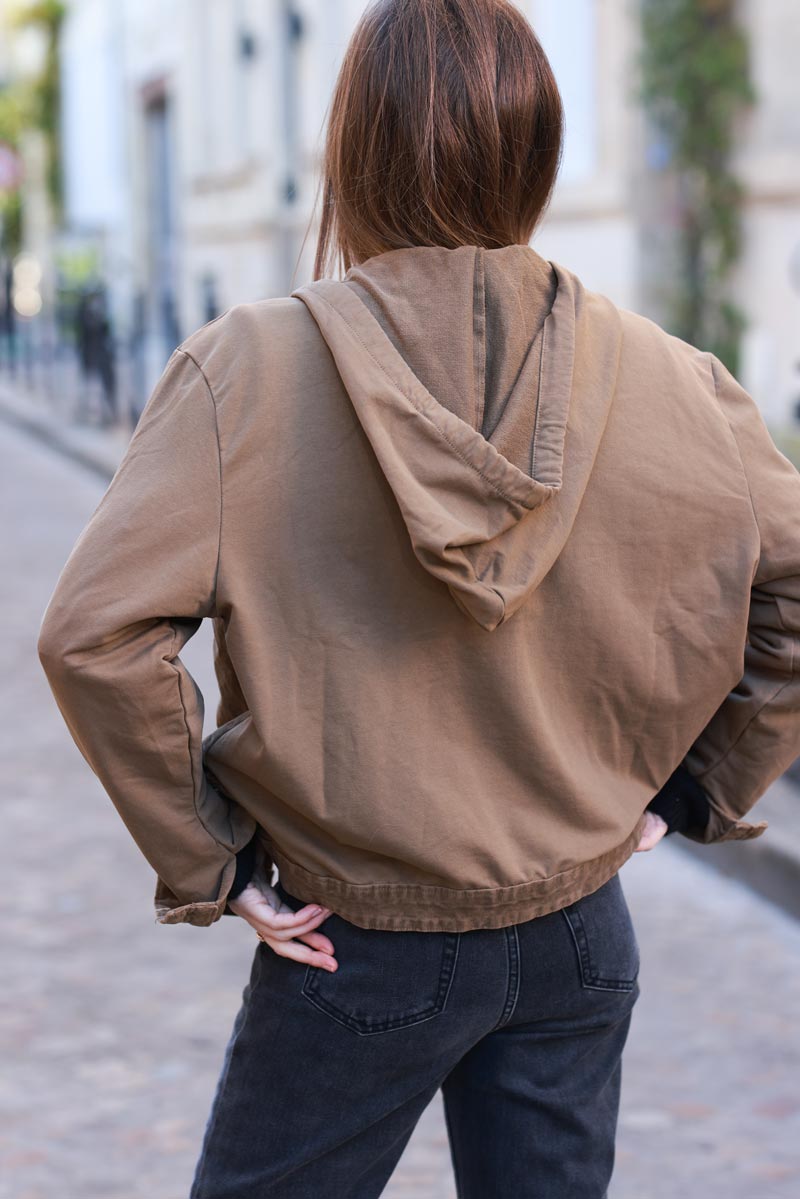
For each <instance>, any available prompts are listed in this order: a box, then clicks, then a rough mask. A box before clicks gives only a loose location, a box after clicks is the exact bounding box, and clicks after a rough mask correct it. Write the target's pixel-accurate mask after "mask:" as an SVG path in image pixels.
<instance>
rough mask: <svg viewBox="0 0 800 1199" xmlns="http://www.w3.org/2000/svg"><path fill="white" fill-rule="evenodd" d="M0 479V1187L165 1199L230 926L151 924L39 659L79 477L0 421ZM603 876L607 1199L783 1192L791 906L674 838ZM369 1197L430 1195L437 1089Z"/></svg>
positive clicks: (788, 1122) (248, 944)
mask: <svg viewBox="0 0 800 1199" xmlns="http://www.w3.org/2000/svg"><path fill="white" fill-rule="evenodd" d="M0 489H1V491H2V495H1V497H0V498H1V502H2V512H3V516H4V520H3V526H4V540H5V539H6V533H8V534H10V539H9V544H8V545H7V546H6V547H5V548H6V553H5V555H4V563H5V570H4V572H3V576H2V582H0V587H2V598H3V611H4V613H5V619H4V624H3V636H2V638H1V639H0V667H1V668H2V678H3V687H2V692H1V693H0V716H1V717H2V719H0V754H2V760H3V762H4V763H5V768H4V770H3V777H2V788H3V794H2V818H3V836H2V838H0V847H1V848H0V855H2V860H1V861H0V867H1V868H2V872H3V878H4V880H5V887H4V911H3V922H2V929H3V932H2V937H3V944H2V949H1V955H2V956H1V958H0V960H2V963H3V989H2V996H3V998H2V1007H1V1008H0V1017H1V1021H2V1023H1V1030H2V1031H1V1034H0V1035H2V1040H3V1046H2V1052H3V1062H4V1064H3V1067H2V1070H1V1071H0V1179H1V1180H2V1181H0V1197H1V1199H94V1197H96V1199H145V1197H147V1199H186V1194H187V1191H188V1185H189V1180H190V1177H191V1173H192V1169H193V1166H194V1161H195V1159H196V1155H197V1151H198V1148H199V1143H200V1139H201V1136H202V1131H203V1126H204V1122H205V1118H206V1114H207V1109H208V1105H209V1103H210V1099H211V1094H212V1090H213V1086H214V1083H215V1080H216V1077H217V1073H218V1069H219V1066H220V1062H221V1056H222V1052H223V1048H224V1045H225V1042H226V1041H227V1038H228V1035H229V1032H230V1026H231V1023H232V1021H233V1017H234V1015H235V1012H236V1009H237V1007H238V1004H239V1001H240V997H241V991H242V988H243V986H244V983H245V981H246V977H247V972H248V969H249V963H250V958H251V955H252V951H253V940H252V934H251V933H250V931H249V930H248V929H247V927H246V926H245V925H244V923H243V922H241V921H238V920H234V919H232V918H228V917H226V918H225V919H223V920H222V921H218V922H217V924H216V925H214V926H212V928H210V929H195V928H190V927H187V926H181V927H166V926H158V925H156V924H155V923H154V921H153V915H152V903H151V898H152V888H153V879H152V875H151V871H150V868H149V866H148V865H147V863H146V862H144V860H143V859H142V858H141V857H140V855H139V853H138V850H137V849H136V847H135V846H134V845H133V843H132V842H131V840H130V838H129V837H128V834H127V833H126V831H125V829H124V827H123V826H122V824H121V822H120V820H119V818H118V817H117V815H116V813H115V811H114V809H113V807H112V805H111V803H110V801H109V800H108V799H107V797H106V796H105V794H104V792H103V791H102V789H101V788H100V787H99V785H98V784H97V782H96V780H95V779H94V776H93V775H91V773H90V772H89V770H88V767H87V766H86V765H85V763H84V762H83V759H82V758H81V757H80V754H79V753H78V751H77V749H76V748H75V746H74V745H73V743H72V741H71V740H70V739H69V736H68V734H67V732H66V729H65V727H64V725H63V722H62V720H61V717H60V715H59V713H58V711H57V710H56V708H55V706H54V703H53V700H52V696H51V695H50V692H49V689H48V687H47V682H46V679H45V678H44V675H43V674H42V672H41V669H40V667H39V663H38V659H37V658H36V655H35V642H36V636H37V632H38V627H39V620H40V617H41V614H42V612H43V611H44V607H45V604H46V602H47V599H48V598H49V595H50V592H51V590H52V587H53V585H54V583H55V579H56V576H57V574H58V571H59V569H60V567H61V565H62V564H63V562H64V560H65V558H66V556H67V553H68V552H69V549H70V548H71V546H72V544H73V542H74V540H75V538H76V537H77V535H78V533H79V532H80V530H81V528H82V527H83V525H84V523H85V521H86V520H87V519H88V517H89V515H90V513H91V511H92V510H93V508H94V506H95V504H96V503H97V501H98V500H99V498H100V495H101V494H102V486H101V485H100V484H98V482H97V481H96V479H94V478H93V477H91V476H90V475H88V474H86V473H85V472H83V471H82V469H81V468H80V467H77V466H76V465H75V464H73V463H70V462H68V461H65V460H62V459H61V458H58V457H57V456H55V455H54V454H53V452H52V451H51V450H49V449H46V448H44V447H41V446H39V445H37V444H36V443H34V442H32V441H30V440H29V439H28V438H27V437H26V436H25V435H24V434H21V433H18V432H16V431H13V430H10V429H7V428H4V427H3V426H2V425H0ZM8 514H10V515H11V519H10V521H9V520H8ZM209 645H210V643H209V640H208V638H207V637H205V636H204V632H203V631H201V633H200V634H198V636H197V637H195V638H194V639H193V641H192V642H190V644H189V646H188V647H187V650H186V652H185V654H184V658H185V661H186V662H187V665H188V666H189V668H190V670H192V672H193V673H194V674H195V676H196V677H197V679H198V681H199V683H200V685H201V688H202V689H203V692H204V694H205V696H206V711H207V716H208V718H209V719H210V718H212V717H213V708H214V702H215V701H214V690H213V685H212V677H213V676H212V672H211V667H210V648H209ZM707 852H709V853H711V852H713V849H711V848H709V849H708V851H707ZM622 880H623V885H624V888H625V890H626V893H627V895H628V899H629V902H630V905H631V908H632V911H633V914H634V920H635V923H636V927H637V933H638V937H639V941H640V945H641V950H642V969H641V977H640V981H641V987H642V994H641V998H640V1000H639V1003H638V1004H637V1006H636V1008H635V1010H634V1020H633V1025H632V1030H631V1035H630V1039H629V1043H628V1050H627V1053H626V1059H625V1066H624V1071H623V1104H622V1111H621V1116H620V1129H619V1139H618V1150H617V1168H616V1173H615V1178H614V1182H613V1185H612V1189H611V1193H610V1199H675V1197H676V1196H685V1197H687V1199H790V1197H795V1196H797V1195H798V1194H799V1193H800V1043H799V1040H798V1019H799V1018H800V927H798V925H796V924H795V923H794V922H792V920H791V919H790V918H789V917H787V916H785V915H784V914H782V913H781V912H779V911H778V910H777V909H775V908H772V907H771V906H770V905H769V904H767V903H766V902H765V901H763V900H759V899H757V898H755V897H753V896H752V895H751V894H750V893H749V892H748V891H747V890H746V889H745V888H744V887H742V886H741V885H739V884H738V883H736V882H734V881H732V880H730V879H727V878H725V877H723V876H721V875H719V874H718V873H717V872H715V871H712V870H709V869H708V868H707V867H706V866H704V865H703V864H702V862H698V861H697V860H696V859H695V858H690V857H689V856H688V855H686V854H684V853H682V852H681V850H680V849H679V848H678V847H677V846H675V845H674V844H670V843H662V844H661V845H660V846H658V847H657V849H656V850H655V851H653V852H652V853H649V854H637V855H635V856H634V857H633V858H631V859H630V861H629V862H628V863H626V865H625V866H624V867H623V869H622ZM385 1194H386V1197H387V1199H411V1196H413V1197H414V1199H453V1196H454V1190H453V1186H452V1181H451V1171H450V1164H449V1159H448V1153H447V1143H446V1138H445V1132H444V1125H443V1121H442V1114H441V1106H440V1103H439V1101H438V1099H437V1100H436V1101H435V1102H434V1103H433V1104H432V1105H431V1106H430V1108H429V1109H428V1111H427V1112H426V1113H425V1115H424V1117H423V1119H422V1121H421V1122H420V1124H419V1125H418V1127H417V1129H416V1131H415V1133H414V1136H413V1138H412V1141H411V1143H410V1145H409V1147H408V1149H407V1151H406V1153H405V1155H404V1157H403V1160H402V1161H401V1163H400V1166H399V1167H398V1169H397V1171H396V1173H395V1176H394V1178H393V1180H392V1182H391V1184H390V1186H389V1188H388V1189H387V1191H386V1192H385ZM534 1196H535V1199H545V1197H544V1196H541V1197H540V1196H538V1195H536V1193H535V1192H534V1191H532V1192H531V1199H534ZM320 1199H325V1197H323V1196H321V1197H320ZM509 1199H518V1197H517V1196H513V1197H511V1196H509ZM519 1199H522V1197H519Z"/></svg>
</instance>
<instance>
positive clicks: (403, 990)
mask: <svg viewBox="0 0 800 1199" xmlns="http://www.w3.org/2000/svg"><path fill="white" fill-rule="evenodd" d="M279 893H280V894H281V895H282V897H283V898H284V899H285V901H286V902H287V903H289V904H290V906H291V907H293V908H295V909H297V908H298V907H302V906H303V904H302V902H301V901H300V900H297V899H295V898H294V897H293V896H290V895H288V894H287V893H286V892H285V890H284V889H283V888H281V887H279ZM320 931H323V932H324V933H325V935H326V936H329V937H330V939H331V941H332V942H333V947H334V953H335V957H336V961H337V962H338V963H339V965H338V969H337V970H335V971H333V972H332V973H331V972H329V971H328V970H325V969H324V968H323V967H321V966H312V965H310V964H309V965H307V966H306V971H305V975H304V978H303V983H302V987H301V992H302V995H303V997H304V998H305V999H307V1000H308V1001H309V1003H312V1004H314V1006H315V1007H317V1008H319V1009H320V1011H323V1012H325V1013H326V1015H328V1016H330V1017H331V1018H332V1019H333V1020H336V1021H338V1023H339V1024H343V1025H345V1026H346V1027H347V1028H349V1029H351V1030H352V1031H353V1032H355V1033H359V1034H361V1035H362V1036H363V1035H366V1034H370V1033H380V1032H389V1031H391V1030H392V1029H397V1028H408V1027H410V1026H411V1025H414V1024H420V1023H421V1022H422V1021H424V1020H430V1019H431V1018H432V1017H434V1016H437V1015H438V1014H439V1013H440V1012H442V1011H443V1010H444V1007H445V1004H446V1002H447V997H448V994H449V993H450V987H451V984H452V981H453V975H454V973H455V967H456V960H457V958H458V950H459V945H460V933H446V932H444V933H442V932H431V933H424V932H411V931H402V932H393V931H391V930H389V929H377V928H360V927H359V926H358V925H355V924H352V923H351V922H350V921H349V920H345V919H344V918H343V917H341V916H337V915H336V913H335V912H334V913H332V914H331V915H330V916H329V917H328V919H327V920H325V921H324V923H323V924H322V925H320Z"/></svg>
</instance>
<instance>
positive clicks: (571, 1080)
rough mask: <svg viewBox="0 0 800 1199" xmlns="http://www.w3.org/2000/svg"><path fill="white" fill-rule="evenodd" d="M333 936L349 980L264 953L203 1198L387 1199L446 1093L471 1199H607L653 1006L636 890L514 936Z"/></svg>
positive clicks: (241, 1021)
mask: <svg viewBox="0 0 800 1199" xmlns="http://www.w3.org/2000/svg"><path fill="white" fill-rule="evenodd" d="M278 890H279V891H280V892H281V894H282V895H283V897H284V899H285V901H286V902H287V903H288V904H289V905H290V906H291V907H293V908H298V907H302V906H303V902H304V901H303V900H302V898H297V897H295V896H292V895H289V894H288V893H287V892H286V891H284V890H283V888H281V887H280V886H279V887H278ZM320 927H321V928H322V929H323V930H324V931H325V932H326V933H327V934H328V936H330V939H331V941H332V942H333V945H334V951H335V955H336V960H337V961H338V963H339V969H338V970H337V971H336V972H335V973H334V974H330V973H328V972H327V971H325V970H323V969H321V968H319V967H314V966H307V965H305V964H303V963H301V962H296V961H293V960H290V959H288V958H283V957H279V956H278V955H277V954H276V953H274V952H273V950H272V949H270V948H269V946H268V945H265V944H264V943H263V942H260V941H259V942H258V944H257V946H256V950H255V956H254V959H253V964H252V969H251V973H250V979H249V981H248V983H247V985H246V986H245V988H244V992H243V996H242V1005H241V1007H240V1009H239V1011H238V1013H237V1016H236V1020H235V1022H234V1025H233V1031H232V1034H231V1037H230V1040H229V1042H228V1045H227V1048H226V1050H225V1056H224V1061H223V1065H222V1071H221V1074H220V1076H219V1080H218V1083H217V1088H216V1093H215V1095H214V1100H213V1104H212V1108H211V1113H210V1115H209V1119H208V1122H207V1125H206V1129H205V1135H204V1138H203V1145H202V1149H201V1153H200V1157H199V1160H198V1162H197V1167H196V1172H195V1177H194V1182H193V1185H192V1190H191V1196H190V1199H268V1197H269V1199H373V1196H378V1195H380V1194H381V1193H382V1192H383V1190H384V1188H385V1186H386V1184H387V1182H388V1180H389V1178H390V1176H391V1174H392V1171H393V1170H394V1167H395V1166H396V1164H397V1162H398V1160H399V1158H400V1155H401V1153H402V1152H403V1149H404V1147H405V1145H406V1143H407V1142H408V1139H409V1137H410V1135H411V1133H412V1131H413V1129H414V1126H415V1124H416V1123H417V1121H418V1119H419V1117H420V1115H421V1114H422V1112H423V1110H424V1109H425V1107H426V1106H427V1105H428V1104H429V1103H430V1101H431V1099H432V1098H433V1097H434V1095H435V1094H436V1092H437V1090H438V1089H439V1088H440V1087H441V1089H442V1095H443V1099H444V1107H445V1113H446V1118H447V1131H448V1135H449V1140H450V1149H451V1154H452V1161H453V1167H454V1171H455V1178H456V1186H457V1190H458V1195H459V1199H509V1197H510V1196H513V1197H514V1199H606V1193H607V1187H608V1184H609V1179H610V1178H611V1174H612V1170H613V1166H614V1152H615V1139H616V1128H617V1116H618V1111H619V1096H620V1081H621V1068H622V1067H621V1055H622V1050H623V1047H624V1044H625V1041H626V1038H627V1035H628V1029H629V1025H630V1021H631V1015H632V1009H633V1006H634V1004H635V1002H636V999H637V998H638V995H639V982H638V973H639V947H638V944H637V940H636V936H635V932H634V928H633V924H632V921H631V916H630V912H629V909H628V904H627V900H626V898H625V896H624V893H623V890H622V884H621V881H620V878H619V875H618V874H615V875H613V876H612V878H611V879H609V881H608V882H606V883H604V884H603V886H601V887H600V888H599V889H598V890H596V891H594V892H592V893H591V894H590V895H586V896H584V897H583V898H582V899H579V900H578V901H577V902H575V903H572V904H570V905H569V906H568V907H566V908H562V909H561V910H560V911H557V912H551V913H549V914H548V915H546V916H539V917H537V918H535V919H532V920H527V921H525V922H523V923H521V924H516V925H510V926H508V927H506V928H498V929H474V930H471V931H469V932H464V933H424V932H390V931H385V930H379V929H363V928H358V927H356V926H355V925H353V924H350V923H349V922H347V921H346V920H344V919H342V918H341V917H340V916H337V915H332V916H330V917H329V918H328V919H327V920H326V921H325V922H324V924H322V925H321V926H320Z"/></svg>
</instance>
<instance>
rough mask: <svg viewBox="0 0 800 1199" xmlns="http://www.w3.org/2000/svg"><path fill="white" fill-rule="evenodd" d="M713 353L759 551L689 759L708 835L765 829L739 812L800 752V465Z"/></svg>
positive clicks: (735, 836) (738, 835)
mask: <svg viewBox="0 0 800 1199" xmlns="http://www.w3.org/2000/svg"><path fill="white" fill-rule="evenodd" d="M709 358H710V360H711V367H712V371H713V375H714V383H715V387H716V394H717V400H718V402H719V405H720V407H721V409H722V411H723V412H724V414H725V416H726V417H727V420H728V423H729V424H730V427H731V431H732V433H733V435H734V437H735V439H736V443H737V446H738V449H739V454H740V457H741V462H742V467H743V470H744V474H745V476H746V479H747V485H748V488H749V491H750V498H751V501H752V505H753V512H754V515H755V520H756V523H757V525H758V530H759V535H760V549H759V561H758V564H757V567H756V570H755V574H754V576H753V579H752V581H751V592H750V612H749V620H748V634H747V645H746V647H745V651H744V673H743V675H742V678H741V680H740V681H739V683H738V684H737V685H736V687H734V689H733V691H731V693H730V694H729V695H728V696H727V698H726V699H725V700H724V702H723V703H722V705H721V706H720V707H719V709H718V710H717V712H716V713H715V714H714V716H713V717H712V718H711V720H710V722H709V723H708V725H707V726H706V728H705V729H704V730H703V731H702V733H701V734H700V735H699V737H697V739H696V740H695V742H694V744H693V745H692V746H691V748H690V750H689V752H688V753H687V755H686V758H685V765H686V767H687V768H688V769H689V771H691V773H692V774H693V775H694V777H695V779H696V780H697V781H698V782H699V783H700V784H701V785H702V787H703V788H704V789H705V791H706V792H707V794H708V796H709V801H710V804H711V816H710V819H709V823H708V826H707V827H706V829H705V830H704V832H703V833H702V834H698V835H694V836H692V837H691V839H692V840H697V841H703V842H712V841H723V840H739V839H744V838H749V837H756V836H759V835H760V834H761V833H763V831H764V829H766V828H767V822H766V821H761V822H760V823H758V824H748V823H747V822H745V821H743V820H742V819H741V817H742V816H744V815H745V813H747V812H748V811H749V810H750V808H751V807H752V806H753V805H754V804H755V802H756V800H758V799H759V798H760V797H761V795H762V794H763V793H764V791H766V789H767V787H768V786H769V784H770V783H772V782H773V781H774V780H775V779H776V778H778V776H779V775H781V774H782V773H783V772H784V771H785V770H786V769H787V768H788V767H789V766H790V765H791V763H792V762H793V761H794V760H795V758H797V757H798V755H800V472H798V471H797V469H796V468H795V467H794V466H793V465H792V463H791V462H790V461H789V459H788V458H786V457H785V456H784V455H783V454H782V453H781V452H780V451H779V450H778V448H777V447H776V445H775V443H774V442H773V440H772V438H771V436H770V434H769V431H768V429H767V426H766V424H765V423H764V419H763V417H762V415H761V412H760V410H759V408H758V406H757V404H756V403H755V401H754V400H753V399H752V398H751V397H750V395H749V394H748V393H747V392H746V391H745V390H744V388H743V387H742V386H741V384H739V383H738V382H737V380H736V379H735V377H734V376H733V375H732V374H731V372H730V371H729V370H728V369H727V367H726V366H725V365H724V364H723V363H722V362H720V360H719V359H718V358H716V357H715V356H714V355H713V354H710V355H709ZM686 835H690V834H688V833H687V834H686Z"/></svg>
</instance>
